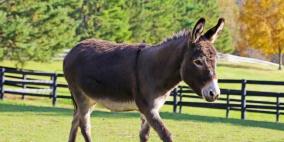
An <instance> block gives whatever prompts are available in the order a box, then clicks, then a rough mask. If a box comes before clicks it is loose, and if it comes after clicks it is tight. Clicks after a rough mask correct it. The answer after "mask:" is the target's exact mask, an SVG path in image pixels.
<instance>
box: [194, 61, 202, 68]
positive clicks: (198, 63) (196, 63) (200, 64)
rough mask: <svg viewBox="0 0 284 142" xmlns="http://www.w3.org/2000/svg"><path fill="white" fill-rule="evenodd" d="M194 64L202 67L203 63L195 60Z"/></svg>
mask: <svg viewBox="0 0 284 142" xmlns="http://www.w3.org/2000/svg"><path fill="white" fill-rule="evenodd" d="M193 63H194V64H195V65H198V66H202V61H201V60H200V59H196V60H193Z"/></svg>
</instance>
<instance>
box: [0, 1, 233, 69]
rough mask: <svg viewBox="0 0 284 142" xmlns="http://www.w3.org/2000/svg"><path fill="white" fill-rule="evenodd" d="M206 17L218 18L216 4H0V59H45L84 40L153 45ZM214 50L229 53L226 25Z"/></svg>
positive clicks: (209, 23) (210, 21)
mask: <svg viewBox="0 0 284 142" xmlns="http://www.w3.org/2000/svg"><path fill="white" fill-rule="evenodd" d="M200 17H205V18H206V19H207V23H206V27H212V26H213V25H214V24H215V23H216V22H217V19H218V18H219V17H220V9H219V7H218V3H217V0H208V1H207V0H153V1H152V0H68V1H66V0H2V1H0V57H1V59H11V60H17V61H19V63H24V62H25V61H28V60H35V61H48V60H50V59H51V57H52V56H53V55H54V54H55V53H57V52H58V51H60V50H62V49H64V48H71V47H73V46H74V45H75V44H76V43H77V42H78V41H80V40H83V39H86V38H101V39H105V40H111V41H115V42H128V43H137V42H143V41H145V42H146V43H149V44H155V43H158V42H160V41H161V40H163V39H164V38H165V37H169V36H171V35H172V34H173V33H174V32H178V31H179V30H182V29H183V28H192V27H193V26H194V24H195V22H196V20H197V19H199V18H200ZM215 46H216V47H217V48H218V50H219V51H220V52H232V51H233V50H234V49H233V45H232V36H231V35H230V32H229V30H228V29H227V28H226V27H225V29H224V31H223V32H222V34H221V37H220V38H219V39H218V41H217V43H216V44H215Z"/></svg>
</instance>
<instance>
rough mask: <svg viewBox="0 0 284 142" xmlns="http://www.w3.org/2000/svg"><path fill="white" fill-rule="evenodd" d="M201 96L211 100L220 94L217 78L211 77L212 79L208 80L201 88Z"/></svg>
mask: <svg viewBox="0 0 284 142" xmlns="http://www.w3.org/2000/svg"><path fill="white" fill-rule="evenodd" d="M201 93H202V96H203V97H204V98H205V99H206V100H207V101H208V102H213V101H215V100H216V99H218V97H219V95H220V88H219V86H218V80H217V79H213V80H212V81H210V82H208V83H207V84H206V85H205V86H204V87H203V88H202V89H201Z"/></svg>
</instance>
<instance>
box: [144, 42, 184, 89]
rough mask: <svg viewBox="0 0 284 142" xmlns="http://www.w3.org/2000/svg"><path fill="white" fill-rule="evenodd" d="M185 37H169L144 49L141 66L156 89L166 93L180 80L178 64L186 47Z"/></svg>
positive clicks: (179, 64)
mask: <svg viewBox="0 0 284 142" xmlns="http://www.w3.org/2000/svg"><path fill="white" fill-rule="evenodd" d="M185 38H186V37H180V38H176V39H170V40H168V41H165V42H164V43H162V44H160V45H157V46H153V47H149V48H146V49H145V50H144V52H143V62H144V63H142V64H143V65H142V66H143V67H142V68H143V69H145V70H146V74H145V76H146V79H147V80H148V81H149V80H151V81H152V83H153V84H152V83H151V84H152V85H153V86H154V87H155V90H156V91H159V92H161V93H166V92H167V91H169V90H170V89H171V88H173V87H174V86H176V85H177V84H178V83H179V82H180V81H181V77H180V66H181V62H182V60H183V56H184V52H185V51H186V50H185V49H186V47H187V46H185V45H186V44H187V40H186V39H185ZM153 86H152V87H153Z"/></svg>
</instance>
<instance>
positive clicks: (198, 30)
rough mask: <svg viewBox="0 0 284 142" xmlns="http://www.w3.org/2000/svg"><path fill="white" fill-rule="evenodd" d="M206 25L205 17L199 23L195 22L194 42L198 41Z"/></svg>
mask: <svg viewBox="0 0 284 142" xmlns="http://www.w3.org/2000/svg"><path fill="white" fill-rule="evenodd" d="M204 25H205V19H204V18H200V19H199V20H198V21H197V23H196V24H195V26H194V28H193V31H192V33H191V34H192V35H191V37H192V42H196V41H197V40H198V39H199V38H200V36H201V33H202V32H203V29H204Z"/></svg>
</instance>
